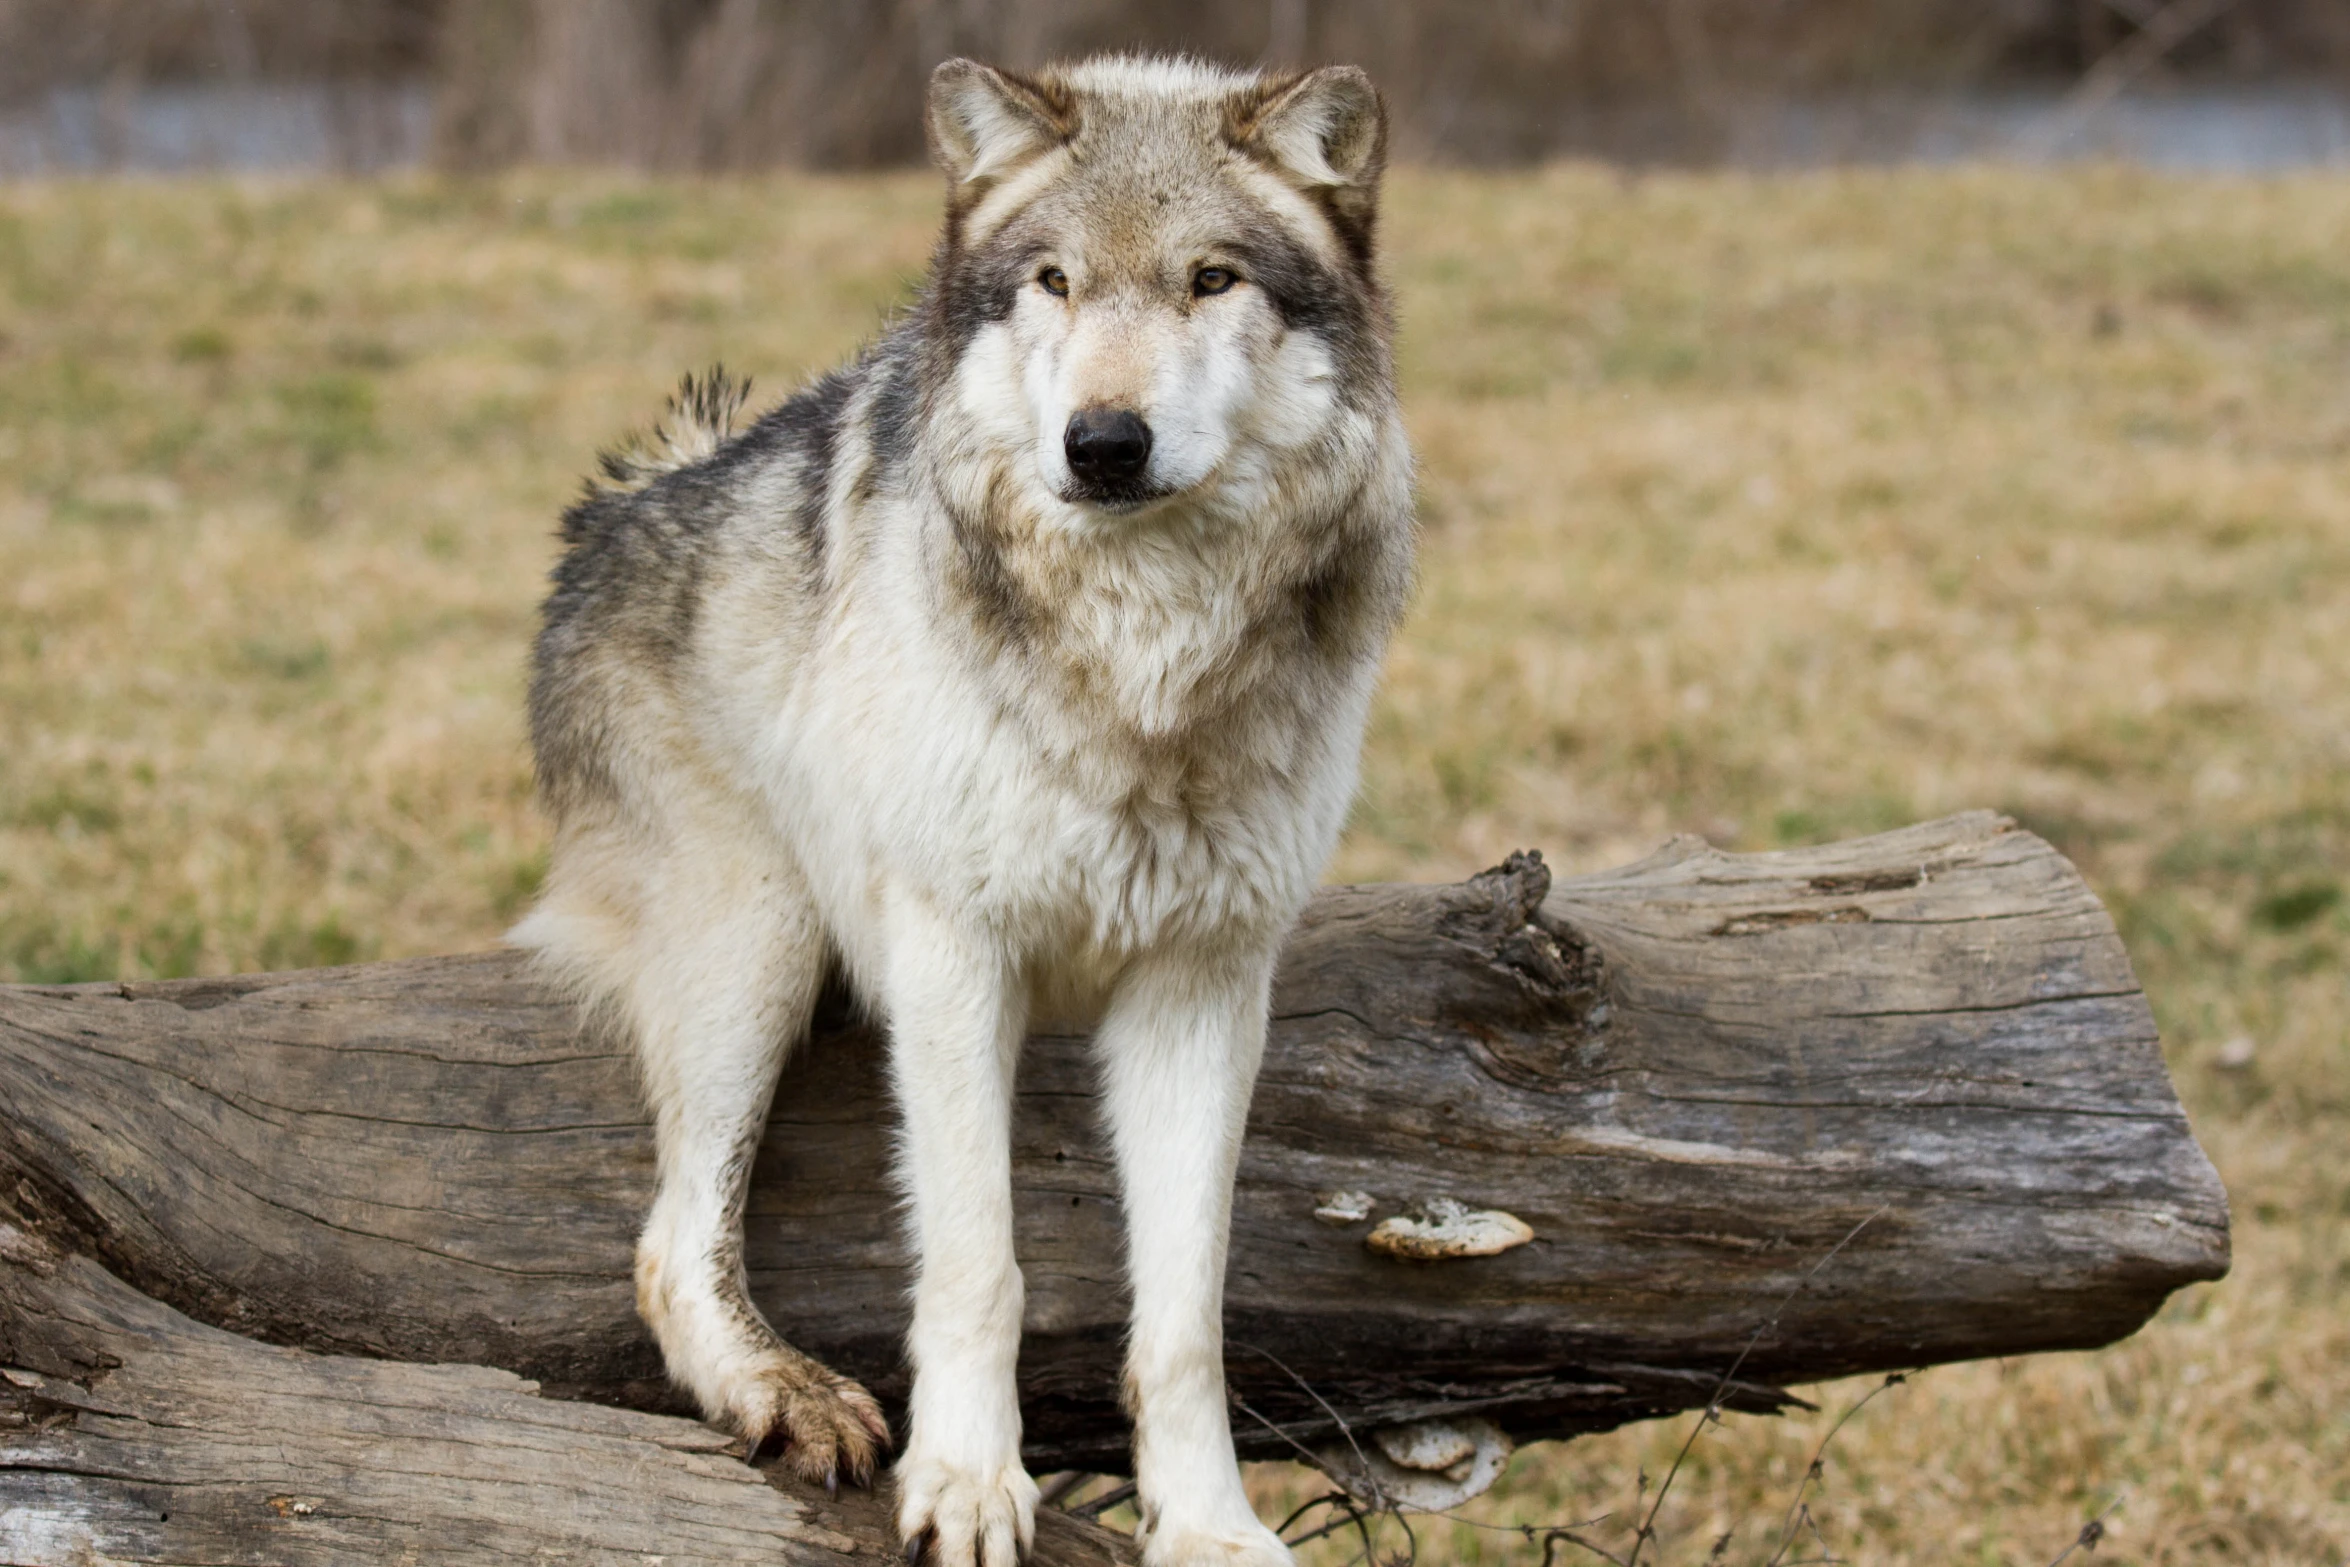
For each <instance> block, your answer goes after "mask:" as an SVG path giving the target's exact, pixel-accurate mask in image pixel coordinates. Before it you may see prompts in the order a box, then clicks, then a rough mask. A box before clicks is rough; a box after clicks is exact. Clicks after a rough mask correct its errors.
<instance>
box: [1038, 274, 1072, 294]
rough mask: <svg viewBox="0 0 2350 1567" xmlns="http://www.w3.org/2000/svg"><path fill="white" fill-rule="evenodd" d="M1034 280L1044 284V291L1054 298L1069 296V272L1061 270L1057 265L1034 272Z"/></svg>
mask: <svg viewBox="0 0 2350 1567" xmlns="http://www.w3.org/2000/svg"><path fill="white" fill-rule="evenodd" d="M1036 280H1037V281H1038V282H1039V283H1042V284H1043V285H1044V291H1045V292H1046V293H1048V294H1050V295H1052V296H1053V297H1054V298H1055V299H1067V298H1068V297H1069V274H1068V273H1066V272H1063V271H1062V270H1061V269H1060V268H1059V267H1047V268H1045V269H1044V270H1043V271H1042V272H1039V273H1038V274H1036Z"/></svg>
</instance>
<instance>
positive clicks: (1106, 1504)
mask: <svg viewBox="0 0 2350 1567" xmlns="http://www.w3.org/2000/svg"><path fill="white" fill-rule="evenodd" d="M1134 1491H1135V1485H1134V1482H1133V1481H1132V1480H1129V1481H1127V1482H1126V1483H1125V1484H1124V1485H1114V1486H1111V1487H1110V1488H1109V1489H1108V1490H1107V1491H1104V1492H1103V1493H1102V1494H1101V1495H1099V1496H1097V1497H1095V1498H1094V1499H1093V1500H1092V1501H1090V1502H1080V1503H1079V1504H1078V1505H1077V1506H1075V1507H1072V1508H1070V1509H1069V1511H1070V1512H1071V1513H1073V1514H1075V1515H1076V1516H1077V1517H1079V1518H1099V1517H1100V1516H1101V1515H1102V1514H1104V1513H1106V1512H1108V1511H1109V1510H1110V1509H1111V1508H1113V1507H1115V1506H1117V1505H1118V1504H1119V1503H1120V1502H1123V1501H1126V1500H1127V1499H1129V1498H1130V1497H1132V1496H1133V1495H1134Z"/></svg>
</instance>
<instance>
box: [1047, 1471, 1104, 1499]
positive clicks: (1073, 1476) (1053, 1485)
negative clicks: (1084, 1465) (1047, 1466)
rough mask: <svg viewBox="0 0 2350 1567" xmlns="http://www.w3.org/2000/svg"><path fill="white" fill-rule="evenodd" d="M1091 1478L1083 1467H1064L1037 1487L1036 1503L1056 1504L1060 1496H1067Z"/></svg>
mask: <svg viewBox="0 0 2350 1567" xmlns="http://www.w3.org/2000/svg"><path fill="white" fill-rule="evenodd" d="M1092 1478H1093V1476H1092V1475H1091V1474H1088V1473H1087V1472H1086V1471H1085V1470H1083V1469H1065V1470H1063V1471H1062V1472H1061V1473H1059V1474H1057V1475H1054V1476H1053V1477H1052V1478H1051V1479H1050V1480H1047V1481H1046V1482H1045V1483H1044V1484H1043V1485H1041V1486H1039V1487H1037V1491H1036V1505H1037V1506H1039V1507H1054V1506H1057V1505H1059V1503H1060V1500H1061V1498H1062V1497H1064V1496H1067V1495H1068V1494H1069V1493H1070V1492H1071V1491H1074V1490H1076V1489H1078V1488H1079V1487H1080V1486H1082V1485H1084V1484H1085V1482H1086V1481H1088V1480H1091V1479H1092Z"/></svg>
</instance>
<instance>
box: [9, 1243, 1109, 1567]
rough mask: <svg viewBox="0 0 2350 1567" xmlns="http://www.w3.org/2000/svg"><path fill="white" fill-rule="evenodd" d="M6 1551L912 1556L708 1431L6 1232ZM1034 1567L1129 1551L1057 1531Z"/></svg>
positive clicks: (38, 1561) (877, 1522)
mask: <svg viewBox="0 0 2350 1567" xmlns="http://www.w3.org/2000/svg"><path fill="white" fill-rule="evenodd" d="M0 1264H5V1266H0V1361H4V1362H5V1369H4V1370H0V1561H7V1562H11V1563H23V1564H27V1567H86V1564H89V1563H93V1562H174V1563H189V1562H205V1563H243V1562H254V1563H259V1562H267V1563H270V1564H272V1567H312V1564H316V1567H330V1564H341V1563H347V1562H362V1561H364V1562H403V1561H404V1562H433V1563H446V1564H450V1567H477V1564H484V1567H486V1564H490V1563H504V1562H513V1561H562V1562H577V1563H590V1564H619V1563H630V1564H641V1563H648V1562H663V1563H668V1564H670V1567H687V1564H695V1567H700V1564H710V1567H716V1564H720V1563H737V1562H740V1563H759V1564H762V1567H841V1564H846V1563H851V1562H855V1561H863V1562H872V1561H876V1560H886V1559H894V1558H895V1556H896V1554H897V1553H896V1549H895V1539H894V1534H893V1532H892V1531H891V1530H890V1528H889V1520H888V1516H887V1510H886V1507H885V1505H884V1499H883V1498H881V1497H879V1496H874V1495H870V1494H867V1495H849V1496H843V1497H840V1498H838V1499H834V1498H828V1497H826V1496H824V1495H822V1494H821V1493H820V1492H813V1491H810V1490H808V1489H807V1488H805V1487H803V1486H801V1485H799V1484H798V1483H797V1482H795V1481H792V1480H790V1479H789V1478H788V1477H786V1476H784V1475H782V1474H779V1473H775V1472H771V1471H763V1470H761V1469H757V1468H753V1467H752V1466H751V1465H749V1464H746V1463H744V1462H742V1461H741V1458H740V1457H739V1455H738V1453H737V1452H736V1450H735V1449H734V1448H733V1447H732V1446H731V1445H730V1444H729V1443H728V1442H727V1440H726V1439H725V1438H724V1437H723V1436H721V1435H720V1434H719V1433H717V1432H715V1431H713V1430H711V1429H710V1428H709V1427H708V1426H705V1425H703V1424H701V1423H700V1422H698V1421H692V1420H681V1419H678V1418H677V1417H675V1416H669V1415H652V1414H643V1413H639V1412H638V1411H635V1410H629V1409H612V1408H606V1407H603V1406H599V1405H595V1404H586V1403H574V1402H567V1401H563V1400H559V1399H550V1398H544V1397H542V1396H540V1394H539V1392H538V1390H537V1389H536V1388H535V1387H534V1386H533V1385H532V1384H531V1383H529V1382H527V1381H524V1380H523V1379H521V1378H519V1377H516V1376H514V1375H513V1374H512V1373H510V1372H505V1371H494V1370H490V1369H488V1368H486V1367H481V1366H464V1365H411V1364H404V1363H400V1362H394V1361H382V1360H361V1359H353V1358H349V1357H342V1356H320V1355H314V1354H310V1353H307V1352H305V1351H302V1350H296V1349H282V1348H275V1347H271V1346H268V1345H263V1344H258V1343H256V1342H254V1341H253V1340H251V1339H247V1338H239V1337H237V1336H236V1335H234V1334H230V1333H224V1332H221V1331H220V1330H218V1329H216V1328H208V1327H204V1326H202V1325H201V1324H198V1323H195V1322H191V1321H189V1320H188V1319H187V1318H186V1317H184V1316H182V1315H180V1314H179V1313H177V1312H175V1311H172V1310H170V1309H169V1308H168V1307H165V1306H162V1305H159V1304H157V1303H156V1302H155V1301H153V1300H150V1299H148V1298H147V1297H146V1296H143V1295H140V1294H139V1293H137V1292H136V1291H134V1290H132V1289H131V1288H129V1287H128V1286H127V1285H125V1284H123V1283H122V1282H121V1281H119V1280H117V1279H116V1278H114V1277H113V1276H112V1275H111V1274H109V1273H107V1272H106V1271H105V1270H104V1269H102V1268H101V1267H99V1266H98V1265H97V1264H96V1263H94V1262H92V1261H90V1260H89V1259H87V1258H84V1257H75V1256H67V1255H63V1254H61V1253H59V1252H57V1251H56V1250H55V1249H54V1248H53V1247H50V1246H48V1245H46V1244H45V1243H44V1242H43V1241H42V1240H41V1239H40V1238H39V1237H38V1236H35V1235H31V1234H28V1233H26V1232H25V1231H23V1230H21V1229H19V1228H17V1227H16V1226H14V1225H12V1224H9V1223H7V1222H5V1221H0ZM1038 1523H1039V1528H1038V1541H1037V1550H1036V1552H1035V1553H1034V1555H1033V1556H1032V1558H1031V1560H1032V1561H1034V1562H1035V1563H1037V1564H1038V1567H1113V1564H1115V1563H1120V1562H1131V1561H1132V1560H1133V1555H1132V1550H1131V1545H1130V1542H1127V1541H1125V1540H1124V1539H1123V1538H1122V1537H1120V1536H1117V1535H1114V1534H1112V1533H1110V1532H1109V1531H1107V1530H1103V1529H1099V1528H1095V1527H1092V1526H1090V1525H1087V1524H1083V1523H1080V1522H1078V1521H1077V1520H1075V1519H1072V1518H1068V1517H1065V1516H1062V1515H1058V1514H1056V1515H1053V1516H1051V1517H1048V1518H1043V1519H1040V1520H1038Z"/></svg>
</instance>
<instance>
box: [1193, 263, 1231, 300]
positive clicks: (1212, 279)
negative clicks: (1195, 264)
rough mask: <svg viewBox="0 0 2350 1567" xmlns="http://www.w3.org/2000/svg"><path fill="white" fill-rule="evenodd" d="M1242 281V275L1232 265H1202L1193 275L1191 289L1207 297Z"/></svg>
mask: <svg viewBox="0 0 2350 1567" xmlns="http://www.w3.org/2000/svg"><path fill="white" fill-rule="evenodd" d="M1239 281H1240V275H1239V274H1238V273H1236V272H1234V271H1233V270H1232V269H1231V268H1230V267H1202V268H1200V269H1199V270H1198V271H1197V272H1194V273H1193V274H1192V275H1191V291H1192V292H1193V293H1194V294H1197V295H1200V296H1202V297H1205V296H1207V295H1209V294H1221V293H1223V292H1224V291H1225V290H1226V289H1229V288H1230V287H1231V286H1232V285H1233V284H1235V283H1237V282H1239Z"/></svg>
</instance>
